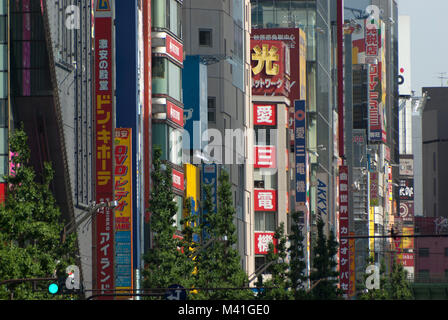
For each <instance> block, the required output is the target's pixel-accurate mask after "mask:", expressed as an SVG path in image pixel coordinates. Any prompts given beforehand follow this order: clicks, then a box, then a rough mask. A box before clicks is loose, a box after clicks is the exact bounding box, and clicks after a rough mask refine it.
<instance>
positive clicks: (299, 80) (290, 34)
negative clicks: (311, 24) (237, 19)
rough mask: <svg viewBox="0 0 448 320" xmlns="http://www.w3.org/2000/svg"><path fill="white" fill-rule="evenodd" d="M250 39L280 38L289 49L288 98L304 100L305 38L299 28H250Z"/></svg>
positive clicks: (292, 125) (291, 116) (292, 109)
mask: <svg viewBox="0 0 448 320" xmlns="http://www.w3.org/2000/svg"><path fill="white" fill-rule="evenodd" d="M251 35H252V39H254V40H262V41H264V40H280V41H283V42H284V43H285V44H286V45H287V46H288V48H289V50H290V61H291V70H290V91H289V95H288V98H289V100H290V101H291V102H293V101H295V100H304V101H306V91H307V87H306V55H307V50H306V48H307V39H306V34H305V32H304V31H303V30H302V29H299V28H273V29H252V31H251ZM288 117H289V121H288V124H289V128H290V129H291V131H292V129H293V128H294V107H293V106H291V108H290V112H289V115H288ZM290 143H291V145H294V134H293V133H292V132H291V140H290Z"/></svg>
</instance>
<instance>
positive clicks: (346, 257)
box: [339, 165, 350, 295]
mask: <svg viewBox="0 0 448 320" xmlns="http://www.w3.org/2000/svg"><path fill="white" fill-rule="evenodd" d="M348 205H349V204H348V167H347V166H346V165H343V166H340V167H339V239H340V240H339V284H340V287H341V290H342V291H343V292H344V294H346V295H348V294H349V293H350V292H349V289H350V243H349V239H348V238H347V237H348V236H349V210H348Z"/></svg>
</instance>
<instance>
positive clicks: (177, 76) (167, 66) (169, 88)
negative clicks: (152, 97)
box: [152, 57, 182, 101]
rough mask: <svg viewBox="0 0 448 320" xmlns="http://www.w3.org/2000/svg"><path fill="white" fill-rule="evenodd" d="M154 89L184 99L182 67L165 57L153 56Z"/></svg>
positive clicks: (158, 92)
mask: <svg viewBox="0 0 448 320" xmlns="http://www.w3.org/2000/svg"><path fill="white" fill-rule="evenodd" d="M152 89H153V93H154V94H166V95H169V96H170V97H173V98H174V99H176V100H177V101H182V69H181V68H179V67H178V66H177V65H175V64H174V63H173V62H171V61H170V60H168V59H167V58H163V57H153V58H152Z"/></svg>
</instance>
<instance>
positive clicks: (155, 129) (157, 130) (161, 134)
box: [152, 123, 168, 160]
mask: <svg viewBox="0 0 448 320" xmlns="http://www.w3.org/2000/svg"><path fill="white" fill-rule="evenodd" d="M167 127H168V126H167V125H166V124H163V123H154V124H153V125H152V141H153V145H154V146H155V145H158V146H159V147H160V148H162V159H164V160H166V159H167V147H168V141H167V132H166V131H167Z"/></svg>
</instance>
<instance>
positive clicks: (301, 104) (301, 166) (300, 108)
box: [294, 100, 307, 206]
mask: <svg viewBox="0 0 448 320" xmlns="http://www.w3.org/2000/svg"><path fill="white" fill-rule="evenodd" d="M294 108H295V116H294V139H295V150H294V151H295V165H296V206H297V205H298V204H301V205H305V204H306V200H307V199H306V191H307V187H306V140H305V138H306V129H305V128H306V114H305V101H303V100H296V101H294Z"/></svg>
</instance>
